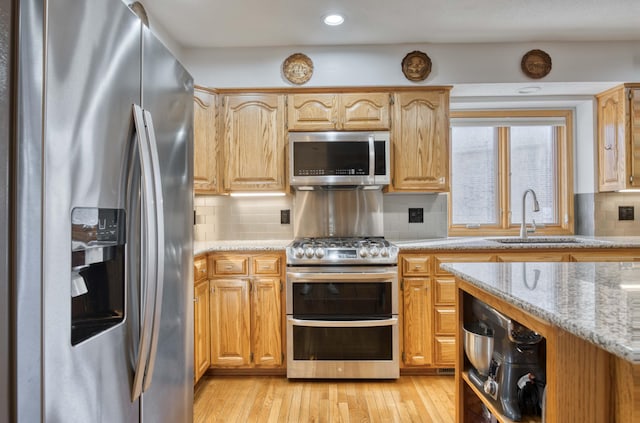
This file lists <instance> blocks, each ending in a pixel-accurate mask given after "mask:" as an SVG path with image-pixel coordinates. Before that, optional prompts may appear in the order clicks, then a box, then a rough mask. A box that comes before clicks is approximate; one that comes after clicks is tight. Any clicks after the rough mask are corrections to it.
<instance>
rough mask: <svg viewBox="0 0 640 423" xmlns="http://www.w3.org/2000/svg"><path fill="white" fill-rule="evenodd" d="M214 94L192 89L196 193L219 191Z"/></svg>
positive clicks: (194, 183)
mask: <svg viewBox="0 0 640 423" xmlns="http://www.w3.org/2000/svg"><path fill="white" fill-rule="evenodd" d="M217 119H218V118H217V109H216V95H215V94H213V93H211V92H208V91H205V90H199V89H195V90H194V97H193V189H194V191H195V193H196V194H215V193H218V192H219V189H220V187H219V186H218V178H217V169H218V163H217V155H218V148H217V137H218V135H217V130H218V125H217Z"/></svg>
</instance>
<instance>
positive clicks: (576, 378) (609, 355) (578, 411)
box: [442, 262, 640, 423]
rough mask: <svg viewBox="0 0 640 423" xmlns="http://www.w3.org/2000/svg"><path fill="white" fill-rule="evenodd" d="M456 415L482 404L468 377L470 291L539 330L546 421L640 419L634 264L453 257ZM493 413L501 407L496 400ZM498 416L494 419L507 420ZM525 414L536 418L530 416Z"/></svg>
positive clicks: (638, 296) (639, 277)
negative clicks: (476, 260)
mask: <svg viewBox="0 0 640 423" xmlns="http://www.w3.org/2000/svg"><path fill="white" fill-rule="evenodd" d="M442 268H443V269H444V270H446V271H448V272H450V273H452V274H453V275H454V276H455V277H456V288H457V299H456V300H457V319H458V320H457V321H458V323H459V324H458V333H457V342H456V344H457V345H458V347H457V356H456V398H457V400H456V401H457V409H458V411H457V421H458V422H465V421H471V420H470V418H469V417H468V415H466V414H467V413H465V410H466V409H469V408H470V407H473V406H474V403H475V404H476V405H475V406H476V407H478V400H480V401H483V402H484V403H486V404H485V405H488V403H489V401H486V397H485V396H483V394H482V393H480V391H479V390H478V389H474V388H475V386H473V384H472V383H470V382H469V376H468V371H469V368H470V363H469V362H468V360H467V358H466V356H465V353H464V346H463V341H462V340H463V329H462V328H463V326H464V324H465V316H466V319H467V320H468V319H469V317H468V313H467V314H465V304H468V299H469V298H471V297H475V298H477V299H479V300H481V301H483V302H484V303H486V304H488V305H490V306H491V307H493V308H495V309H496V310H498V311H499V312H501V313H503V314H504V315H506V316H508V317H510V318H512V319H514V320H516V321H518V322H519V323H521V324H523V325H525V326H527V327H528V328H530V329H532V330H534V331H536V332H538V333H539V334H541V335H542V336H544V338H545V347H546V375H547V380H546V382H547V389H546V411H545V415H546V421H547V422H563V423H564V422H572V421H576V422H587V421H593V422H609V421H611V422H640V268H639V267H638V266H637V265H634V263H629V262H627V263H617V262H609V263H458V264H443V265H442ZM492 411H493V412H494V414H499V410H498V409H496V408H495V407H494V408H493V409H492ZM498 417H499V421H504V422H508V421H510V420H508V419H506V418H504V417H501V418H500V416H498ZM530 421H540V419H539V418H535V417H533V418H532V420H530Z"/></svg>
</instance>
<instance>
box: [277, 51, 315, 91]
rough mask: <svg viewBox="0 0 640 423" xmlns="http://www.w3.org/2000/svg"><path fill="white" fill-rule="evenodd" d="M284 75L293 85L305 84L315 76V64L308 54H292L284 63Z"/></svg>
mask: <svg viewBox="0 0 640 423" xmlns="http://www.w3.org/2000/svg"><path fill="white" fill-rule="evenodd" d="M282 73H283V74H284V77H285V78H287V81H289V82H291V83H292V84H297V85H301V84H304V83H305V82H307V81H308V80H310V79H311V75H313V62H312V61H311V59H309V56H307V55H306V54H302V53H295V54H292V55H291V56H289V57H287V58H286V59H285V60H284V62H282Z"/></svg>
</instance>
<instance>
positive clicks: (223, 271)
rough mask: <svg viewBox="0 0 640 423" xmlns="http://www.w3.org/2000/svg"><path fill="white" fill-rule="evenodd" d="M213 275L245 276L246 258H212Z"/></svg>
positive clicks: (246, 268)
mask: <svg viewBox="0 0 640 423" xmlns="http://www.w3.org/2000/svg"><path fill="white" fill-rule="evenodd" d="M212 261H213V273H214V274H215V275H246V274H247V273H248V272H247V271H248V261H249V258H248V257H214V258H213V260H212Z"/></svg>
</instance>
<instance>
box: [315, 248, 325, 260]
mask: <svg viewBox="0 0 640 423" xmlns="http://www.w3.org/2000/svg"><path fill="white" fill-rule="evenodd" d="M316 257H318V258H322V257H324V248H316Z"/></svg>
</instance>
